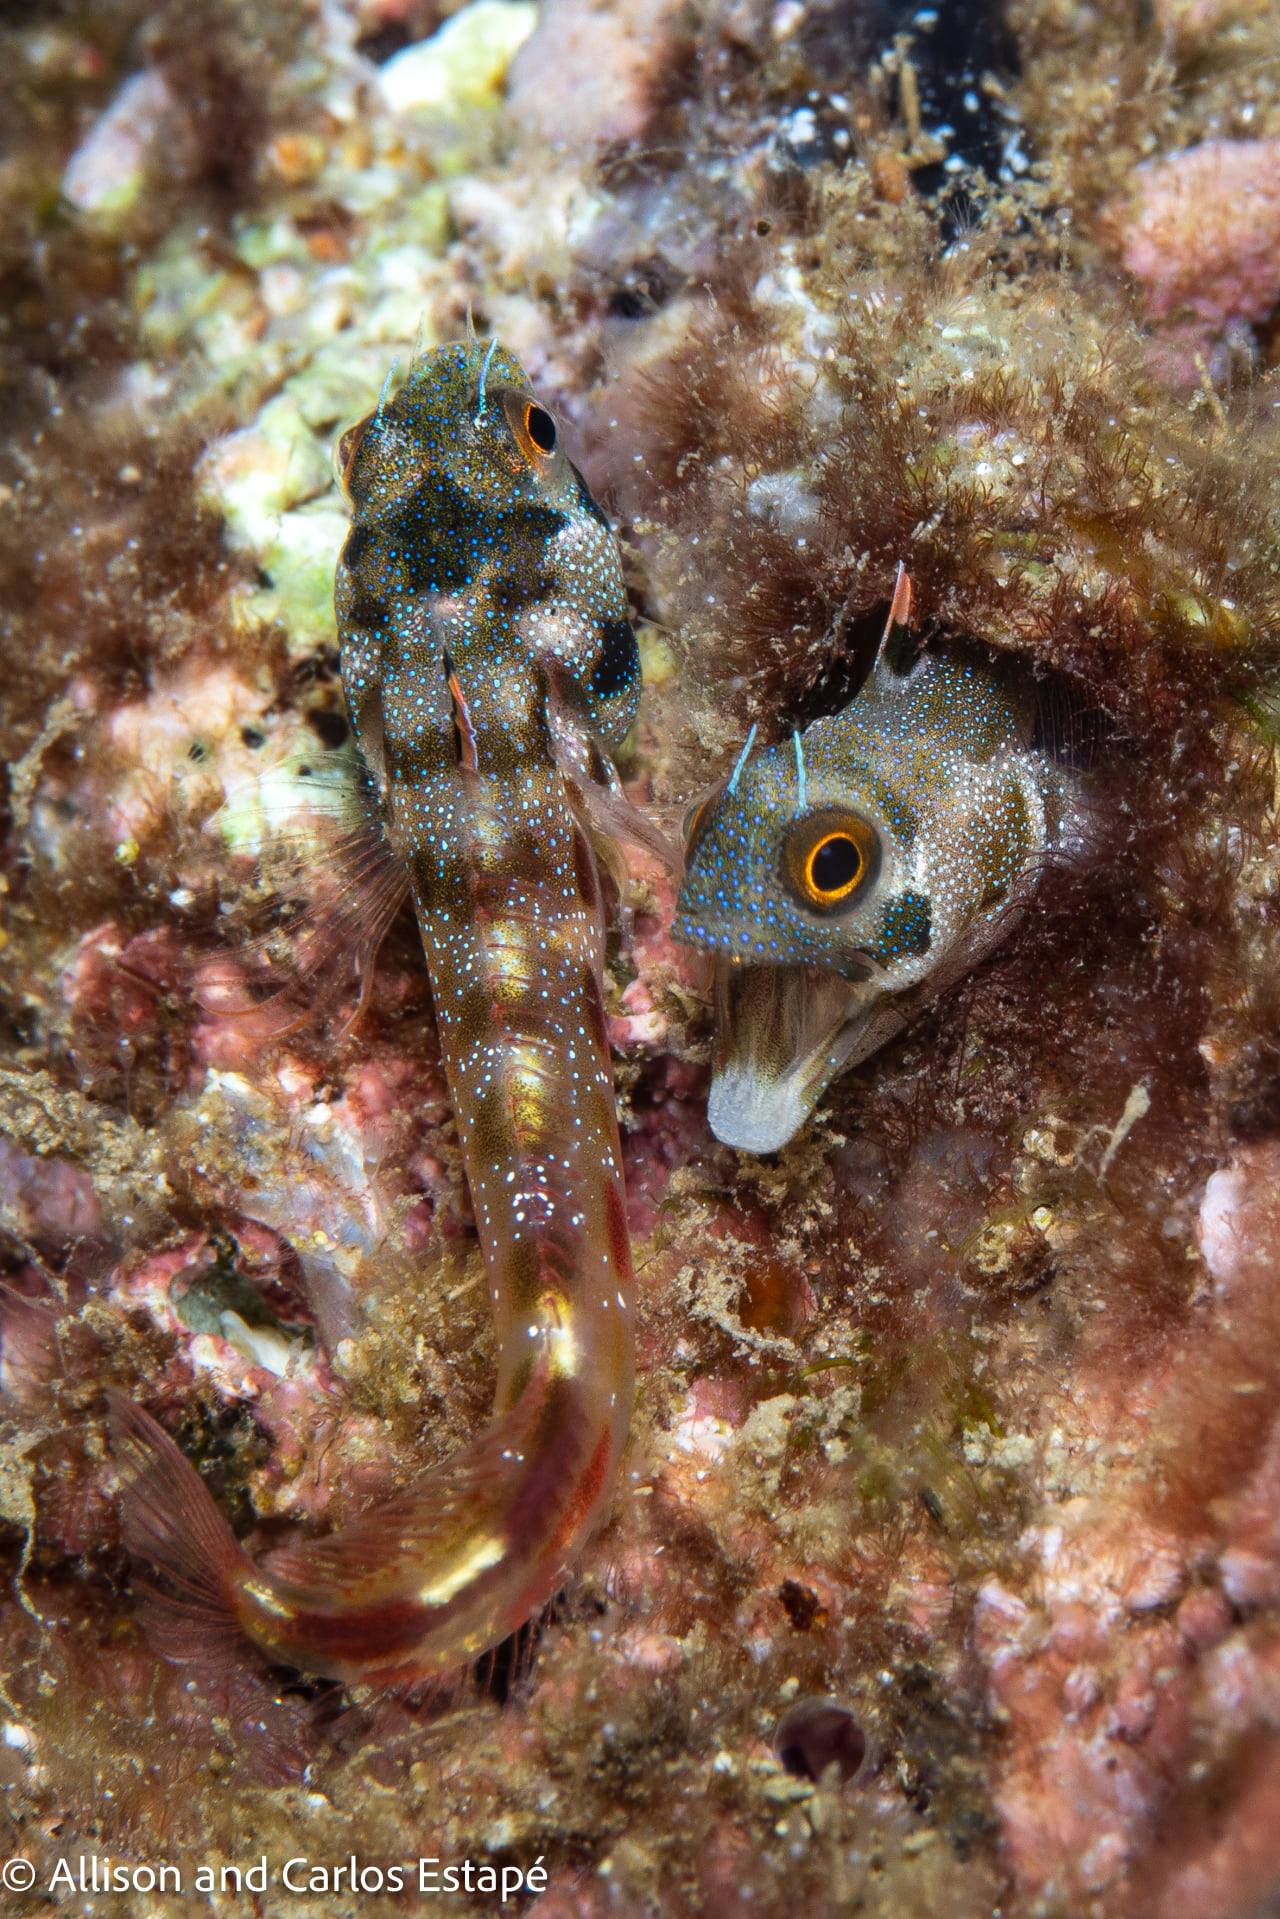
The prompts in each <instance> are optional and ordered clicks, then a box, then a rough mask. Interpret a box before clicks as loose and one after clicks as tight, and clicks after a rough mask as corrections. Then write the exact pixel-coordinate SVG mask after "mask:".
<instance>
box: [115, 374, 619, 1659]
mask: <svg viewBox="0 0 1280 1919" xmlns="http://www.w3.org/2000/svg"><path fill="white" fill-rule="evenodd" d="M337 464H338V469H339V476H340V479H341V481H342V485H343V489H344V491H345V493H346V495H347V497H348V499H349V500H350V502H351V506H352V523H351V528H350V532H349V534H348V536H347V539H346V543H345V546H344V548H343V551H342V555H341V559H340V561H339V564H338V569H337V581H336V608H337V623H338V630H339V636H340V640H341V663H342V677H343V682H344V686H345V690H346V696H347V702H348V707H349V710H350V714H351V718H352V722H353V725H354V728H355V732H356V735H357V738H358V741H359V746H360V749H361V752H362V754H363V757H364V760H365V763H366V766H367V769H368V773H369V777H370V781H371V791H372V794H373V797H374V802H375V805H374V810H375V812H376V814H377V815H378V817H379V818H380V821H381V829H382V832H383V834H384V835H385V840H386V842H387V844H388V846H389V850H390V853H391V855H392V856H393V857H394V858H395V859H396V860H398V861H399V862H401V863H402V864H403V867H404V869H405V872H406V874H407V879H408V885H409V890H410V892H411V895H412V898H413V902H414V905H415V908H416V911H417V917H418V922H419V926H420V928H421V934H422V942H423V947H424V950H425V954H426V960H427V967H428V971H429V975H430V983H431V993H432V999H433V1002H434V1007H435V1014H436V1021H437V1027H438V1031H439V1040H440V1047H441V1052H442V1055H443V1060H444V1065H445V1070H446V1074H447V1077H448V1083H449V1089H450V1094H451V1098H452V1103H453V1110H454V1115H455V1119H456V1123H457V1127H458V1133H459V1136H460V1140H461V1148H462V1157H463V1163H464V1166H465V1170H466V1175H467V1181H468V1184H469V1187H470V1191H471V1197H472V1202H473V1205H474V1210H475V1217H476V1224H477V1229H478V1233H479V1238H480V1242H481V1246H482V1249H483V1253H484V1260H485V1268H486V1275H487V1280H488V1287H489V1295H490V1300H491V1303H492V1310H493V1318H494V1322H495V1327H496V1334H497V1342H496V1343H497V1384H496V1398H495V1407H494V1413H493V1417H492V1420H491V1422H490V1424H489V1425H488V1427H487V1429H486V1430H484V1431H483V1432H482V1433H481V1434H480V1435H479V1436H478V1437H477V1438H476V1439H475V1440H474V1441H473V1442H472V1443H471V1444H470V1445H468V1446H466V1447H465V1448H464V1449H463V1450H462V1451H461V1452H459V1453H457V1454H455V1455H454V1456H453V1457H452V1458H450V1459H448V1460H446V1461H445V1462H444V1464H443V1465H442V1466H440V1467H439V1468H437V1469H434V1470H431V1471H427V1472H424V1473H423V1475H422V1476H421V1477H420V1478H419V1479H417V1480H416V1481H414V1482H412V1483H410V1484H409V1485H408V1486H406V1487H405V1488H403V1489H402V1490H400V1491H398V1492H396V1493H395V1494H394V1496H393V1497H391V1498H390V1500H389V1501H387V1502H384V1503H383V1504H381V1505H374V1506H373V1507H372V1508H371V1509H370V1510H369V1511H367V1512H366V1513H365V1514H364V1515H362V1516H361V1517H360V1518H358V1519H357V1520H356V1521H355V1522H354V1523H352V1524H350V1525H348V1526H347V1527H346V1528H344V1529H342V1530H340V1531H338V1532H336V1533H334V1534H332V1535H331V1536H329V1537H326V1538H322V1539H319V1540H315V1541H311V1542H308V1543H305V1544H303V1545H301V1546H298V1547H293V1548H289V1549H288V1550H287V1551H286V1552H284V1553H282V1554H279V1553H278V1554H276V1555H275V1556H274V1557H273V1560H272V1564H271V1569H270V1571H267V1570H264V1569H260V1568H258V1567H256V1566H255V1565H254V1564H253V1563H252V1562H251V1561H250V1559H249V1558H248V1556H247V1555H246V1554H245V1552H244V1551H243V1549H242V1548H241V1547H240V1545H239V1544H238V1542H237V1541H236V1539H235V1538H234V1536H233V1535H232V1533H231V1530H230V1528H229V1527H228V1525H227V1523H226V1521H225V1520H224V1519H223V1517H222V1515H221V1513H220V1512H219V1511H218V1509H217V1507H216V1506H215V1505H214V1503H213V1501H212V1499H211V1498H210V1497H209V1495H208V1493H207V1491H206V1490H205V1488H204V1487H203V1485H202V1484H201V1482H200V1480H199V1478H198V1477H197V1475H196V1474H195V1473H194V1472H193V1470H192V1469H191V1467H190V1466H189V1465H188V1464H187V1462H186V1461H185V1460H184V1459H183V1457H182V1455H181V1454H180V1453H179V1452H178V1450H177V1448H176V1447H175V1446H174V1445H173V1444H172V1442H171V1441H169V1440H168V1439H167V1437H166V1436H165V1435H164V1434H163V1433H162V1432H161V1430H160V1429H159V1428H158V1427H157V1426H156V1425H155V1423H154V1422H153V1421H151V1420H150V1419H149V1418H148V1416H147V1415H145V1414H144V1413H141V1412H140V1411H138V1410H137V1409H134V1408H131V1407H124V1406H117V1408H116V1413H115V1434H114V1450H115V1455H116V1458H117V1462H118V1465H119V1469H120V1473H121V1478H122V1482H123V1484H124V1489H125V1513H126V1529H127V1535H128V1537H129V1539H130V1542H131V1544H132V1546H133V1548H134V1549H135V1550H136V1551H137V1552H138V1553H139V1554H140V1555H141V1556H143V1557H145V1558H148V1559H149V1560H150V1561H151V1562H152V1563H153V1564H154V1565H157V1566H158V1567H159V1568H160V1570H161V1571H162V1572H163V1573H165V1574H167V1575H169V1579H170V1583H171V1584H173V1585H174V1586H175V1587H176V1588H178V1589H179V1590H180V1591H182V1592H184V1593H186V1594H187V1595H188V1596H190V1597H191V1598H192V1599H193V1601H195V1602H198V1603H199V1605H200V1606H201V1607H202V1608H203V1610H204V1613H205V1615H206V1616H207V1617H209V1618H215V1617H220V1618H222V1619H223V1620H224V1621H226V1622H233V1623H234V1625H235V1626H236V1627H238V1628H239V1630H240V1631H241V1632H242V1633H243V1634H244V1635H247V1636H248V1637H249V1638H250V1639H252V1640H253V1641H254V1642H256V1644H257V1645H258V1646H259V1647H260V1648H261V1649H262V1650H263V1651H264V1652H265V1653H267V1654H268V1656H269V1657H270V1658H271V1659H272V1660H273V1661H275V1662H277V1663H281V1664H286V1665H290V1666H294V1667H298V1668H300V1669H302V1670H305V1671H308V1672H313V1673H318V1674H322V1675H328V1676H331V1677H334V1678H338V1679H341V1680H344V1681H348V1682H351V1681H355V1680H367V1681H373V1682H378V1683H396V1684H409V1685H412V1684H414V1683H416V1682H420V1681H423V1680H426V1679H429V1678H430V1677H431V1676H432V1675H434V1674H437V1673H440V1672H441V1671H445V1670H448V1669H450V1668H452V1667H455V1666H456V1665H457V1664H458V1663H459V1662H462V1661H467V1660H470V1659H473V1658H474V1657H476V1656H477V1655H479V1654H481V1653H483V1652H484V1651H485V1650H487V1649H488V1648H491V1647H492V1646H494V1645H495V1644H497V1643H498V1642H499V1641H500V1640H501V1639H503V1638H504V1637H505V1636H506V1635H507V1634H509V1633H510V1632H512V1631H513V1630H514V1629H516V1628H518V1627H519V1626H521V1625H522V1624H523V1623H524V1622H525V1621H527V1620H528V1619H529V1618H530V1617H531V1616H532V1615H533V1614H535V1613H536V1612H537V1611H538V1610H539V1609H540V1608H541V1607H542V1606H543V1605H545V1603H546V1602H547V1601H548V1600H549V1599H550V1598H551V1596H552V1595H553V1594H554V1593H555V1591H556V1589H557V1587H558V1586H559V1585H560V1584H561V1583H562V1581H563V1579H564V1576H565V1574H566V1572H567V1570H568V1569H569V1568H570V1567H571V1566H572V1564H573V1562H574V1560H575V1557H576V1556H577V1554H578V1553H579V1551H580V1549H581V1547H582V1545H583V1544H584V1542H585V1541H586V1539H587V1538H588V1536H589V1535H590V1533H591V1532H592V1530H593V1529H594V1528H595V1527H596V1525H597V1524H598V1523H599V1521H600V1520H601V1518H602V1516H603V1515H604V1513H605V1511H606V1509H607V1504H608V1501H609V1497H610V1491H611V1487H612V1484H613V1481H614V1477H615V1472H616V1468H617V1465H618V1459H619V1454H620V1451H621V1448H622V1446H623V1443H624V1440H625V1437H626V1433H627V1429H628V1423H629V1418H630V1412H631V1406H632V1367H633V1354H632V1349H633V1310H634V1293H633V1285H632V1273H631V1261H630V1251H629V1245H628V1235H627V1222H626V1212H625V1203H624V1192H623V1179H622V1168H621V1158H620V1152H619V1141H618V1127H617V1118H616V1112H615V1103H614V1092H613V1081H612V1071H611V1062H610V1056H609V1049H608V1044H607V1040H606V1034H605V1019H604V1010H603V1000H602V969H603V957H604V910H603V889H602V885H601V878H600V857H601V856H604V857H606V858H610V859H616V856H617V840H618V839H619V838H620V837H625V836H627V835H628V834H630V835H631V836H632V837H639V838H647V837H649V835H648V833H647V831H646V827H645V825H644V823H643V822H642V821H640V820H639V818H638V816H637V815H636V814H635V811H634V809H631V808H630V807H629V803H628V802H627V801H626V799H625V797H624V796H623V794H622V792H621V788H620V786H619V783H618V780H617V775H616V772H615V771H614V767H613V762H612V754H613V753H614V752H615V751H616V749H617V747H618V746H619V745H620V744H621V741H622V739H623V736H624V735H625V733H626V732H627V730H628V728H629V726H630V725H631V723H632V720H633V719H634V717H635V713H636V707H637V701H638V698H639V692H640V665H639V655H638V651H637V645H636V639H635V635H634V632H633V630H632V627H631V625H630V622H629V620H628V617H627V604H626V594H625V589H624V586H623V579H622V572H621V567H620V563H619V557H618V550H617V545H616V542H615V540H614V536H613V534H612V532H611V530H610V528H609V525H608V523H607V521H606V519H605V517H604V515H603V514H602V512H601V510H600V508H599V507H598V506H597V504H596V502H595V501H594V499H593V498H592V496H591V493H590V491H589V490H588V488H587V485H586V483H585V481H584V480H583V478H582V476H581V475H580V473H579V472H578V471H577V469H576V468H575V467H574V465H573V464H572V463H571V461H570V460H569V458H568V457H567V455H566V453H565V451H564V449H563V447H562V445H561V441H560V433H559V430H558V428H557V425H556V422H555V420H554V419H553V417H552V415H551V414H550V413H549V412H548V411H547V409H546V408H545V407H543V406H542V405H541V404H540V403H539V401H538V400H537V399H536V398H535V397H534V395H533V394H532V392H531V391H530V389H529V384H528V381H527V379H526V377H525V374H524V373H523V371H522V369H521V367H520V366H519V364H518V363H517V361H516V360H515V359H514V358H513V357H512V356H511V354H510V353H508V352H506V351H504V350H503V349H502V348H501V347H500V346H498V345H497V344H496V343H493V342H490V343H489V344H488V345H487V346H485V345H481V344H480V343H478V342H470V343H467V344H459V345H449V346H442V347H439V348H436V349H434V350H431V351H428V352H426V353H424V354H422V355H420V356H419V357H417V358H416V359H415V360H414V362H413V364H412V365H411V367H410V369H409V371H408V374H407V377H406V378H405V380H404V382H403V384H402V385H401V386H400V388H399V390H398V391H396V392H394V393H389V392H387V391H385V390H384V395H383V398H382V400H381V401H380V403H379V405H378V406H377V407H376V408H375V410H374V411H373V412H372V413H371V414H370V415H369V416H368V417H367V418H366V419H364V420H362V421H361V422H360V423H359V425H357V426H355V427H353V428H352V429H350V430H349V431H348V432H347V433H346V434H345V435H344V436H343V438H342V440H341V442H340V446H339V449H338V455H337Z"/></svg>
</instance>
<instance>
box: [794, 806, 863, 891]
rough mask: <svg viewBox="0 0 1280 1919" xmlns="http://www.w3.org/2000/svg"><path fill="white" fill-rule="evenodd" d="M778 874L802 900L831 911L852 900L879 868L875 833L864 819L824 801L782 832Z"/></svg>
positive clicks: (858, 814)
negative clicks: (783, 839)
mask: <svg viewBox="0 0 1280 1919" xmlns="http://www.w3.org/2000/svg"><path fill="white" fill-rule="evenodd" d="M783 868H784V877H785V879H786V881H787V884H788V886H789V888H790V891H791V892H792V894H793V895H794V897H795V898H796V899H797V901H798V902H799V903H800V905H802V906H807V907H808V908H809V909H810V911H812V912H816V913H835V912H840V911H842V910H844V909H845V908H847V907H849V906H852V905H853V904H854V902H855V900H857V899H859V898H860V897H861V895H862V894H863V893H865V892H866V890H867V888H868V887H869V886H870V885H871V884H872V882H873V881H874V879H875V878H876V875H877V874H878V873H879V871H880V836H879V834H878V833H877V832H876V829H875V827H874V826H873V825H872V824H871V822H870V820H866V819H864V818H863V817H862V815H861V814H860V813H851V812H846V811H845V810H844V809H843V808H837V807H824V808H823V809H822V811H821V812H818V813H810V814H808V815H806V817H805V818H804V819H800V820H797V821H796V822H795V824H794V825H793V826H792V828H791V830H790V832H789V833H788V835H787V839H786V844H785V850H784V858H783Z"/></svg>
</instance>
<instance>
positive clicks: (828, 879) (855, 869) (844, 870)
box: [809, 833, 862, 893]
mask: <svg viewBox="0 0 1280 1919" xmlns="http://www.w3.org/2000/svg"><path fill="white" fill-rule="evenodd" d="M861 866H862V855H861V853H860V852H859V851H858V849H857V847H856V846H855V844H854V842H853V841H852V840H851V839H849V838H848V837H847V836H846V835H845V834H843V833H835V834H833V835H832V837H831V838H830V839H829V840H823V842H822V845H821V846H820V847H819V848H818V850H817V852H816V853H815V854H814V856H813V865H812V867H811V868H810V869H809V870H810V874H811V876H812V879H813V884H814V887H815V889H816V891H817V892H819V893H839V892H841V891H842V890H843V889H844V888H845V887H846V886H851V885H852V884H853V882H854V880H856V879H857V877H858V873H859V870H860V869H861Z"/></svg>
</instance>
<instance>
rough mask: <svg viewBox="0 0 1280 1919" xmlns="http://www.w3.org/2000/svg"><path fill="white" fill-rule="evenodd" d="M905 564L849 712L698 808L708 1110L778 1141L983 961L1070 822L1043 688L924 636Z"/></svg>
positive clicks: (739, 772)
mask: <svg viewBox="0 0 1280 1919" xmlns="http://www.w3.org/2000/svg"><path fill="white" fill-rule="evenodd" d="M910 606H911V590H910V585H909V583H908V581H907V577H906V575H905V573H901V572H900V573H899V577H898V584H897V589H896V591H895V594H894V600H893V605H892V607H891V610H890V616H889V620H888V623H887V625H886V630H885V638H884V641H883V643H882V645H881V648H880V651H879V653H878V655H877V657H876V660H875V663H874V666H873V668H872V671H871V673H870V675H869V677H868V678H867V680H866V682H865V683H864V685H863V687H862V689H861V690H860V692H859V693H858V695H857V697H856V698H855V699H854V700H853V701H851V703H850V704H849V705H848V706H846V707H845V708H844V710H843V711H842V712H839V713H836V714H833V715H831V716H830V717H828V718H825V719H820V720H818V721H816V722H815V723H814V724H813V725H812V726H810V727H809V728H807V730H806V731H805V732H803V733H800V732H796V733H795V734H793V735H792V737H791V738H790V739H787V740H783V741H780V742H778V743H777V744H776V745H774V746H772V747H770V748H769V749H768V750H766V751H762V752H759V753H756V754H755V755H754V756H753V754H752V747H753V745H754V733H753V735H752V737H751V738H749V739H748V742H747V746H746V749H745V750H744V752H743V754H742V756H741V757H740V759H739V761H738V764H737V765H736V767H735V768H734V770H733V772H732V774H731V775H730V777H729V779H728V780H727V782H725V783H724V784H723V786H721V787H720V788H717V789H716V790H715V791H714V792H713V793H712V794H711V795H709V796H708V797H707V798H706V799H705V800H704V801H703V802H702V804H701V806H700V807H699V809H698V810H697V811H696V812H695V813H694V815H693V816H692V817H691V820H690V826H689V831H688V841H689V845H688V858H689V865H688V871H687V874H686V876H685V880H684V884H683V887H682V889H681V892H680V897H679V901H678V903H677V917H676V923H675V927H674V929H673V930H674V936H675V938H676V939H678V940H682V941H684V942H685V943H687V944H689V945H692V946H697V947H701V948H703V949H704V950H705V951H707V952H709V953H711V954H713V955H714V956H715V959H716V1040H715V1049H714V1062H713V1071H712V1084H711V1097H710V1102H709V1118H710V1121H711V1127H712V1130H713V1131H714V1132H715V1134H716V1136H717V1137H718V1138H719V1139H722V1140H724V1141H725V1143H726V1144H727V1145H730V1146H736V1147H739V1148H741V1149H742V1150H743V1151H745V1152H752V1153H770V1152H776V1151H777V1150H778V1149H779V1148H780V1147H782V1146H785V1145H786V1143H787V1141H788V1140H790V1139H792V1138H793V1137H794V1136H795V1134H796V1133H797V1132H798V1131H799V1130H800V1128H801V1127H802V1126H803V1125H804V1123H805V1121H806V1120H807V1119H808V1118H809V1116H810V1114H811V1113H812V1112H813V1110H814V1108H815V1106H816V1105H817V1103H818V1101H819V1099H820V1098H821V1097H822V1094H823V1092H824V1091H825V1089H826V1088H827V1087H828V1086H829V1085H830V1083H831V1081H832V1080H833V1079H834V1078H835V1077H836V1076H837V1074H839V1073H842V1072H844V1071H845V1070H846V1069H847V1068H849V1067H851V1066H855V1065H857V1064H858V1062H859V1061H860V1060H864V1059H866V1058H867V1056H868V1055H869V1054H871V1053H873V1052H875V1051H876V1049H877V1048H878V1047H880V1046H883V1045H884V1043H885V1041H886V1040H888V1039H890V1038H892V1037H893V1035H894V1034H895V1033H897V1032H899V1031H900V1030H901V1029H902V1027H904V1026H905V1025H906V1024H907V1022H908V1021H909V1020H910V1019H911V1017H912V1016H913V1015H914V1014H915V1013H916V1012H917V1011H918V1010H919V1008H920V1007H921V1006H922V1005H924V1004H925V1003H926V1002H927V1001H928V1000H930V999H933V998H934V997H935V996H936V995H938V994H939V993H941V992H943V991H944V990H945V989H946V988H947V987H948V986H950V985H951V984H952V983H953V982H954V981H955V980H957V979H959V978H960V977H961V975H962V974H963V973H965V972H967V971H968V970H969V969H970V968H971V967H973V966H975V965H977V963H978V961H979V960H981V959H982V958H983V957H984V955H986V954H987V953H989V952H990V951H991V950H992V948H993V947H994V946H996V945H997V943H998V942H999V941H1000V940H1002V939H1003V938H1004V937H1005V935H1006V934H1007V933H1008V932H1009V930H1010V928H1011V927H1012V926H1013V925H1014V923H1015V921H1016V919H1017V917H1018V915H1019V912H1020V911H1021V910H1022V908H1023V907H1024V904H1025V902H1026V899H1027V897H1028V894H1029V891H1030V889H1031V886H1032V883H1033V881H1034V879H1035V876H1036V874H1037V873H1038V872H1039V870H1040V869H1041V868H1042V866H1043V865H1044V863H1045V862H1046V861H1047V860H1048V859H1049V858H1050V857H1051V856H1052V855H1054V854H1055V853H1058V852H1062V851H1065V850H1066V848H1067V847H1068V845H1069V844H1072V843H1075V842H1077V841H1078V839H1079V836H1080V831H1081V819H1082V816H1081V811H1080V805H1079V799H1078V794H1077V792H1076V790H1075V786H1074V784H1073V776H1072V774H1071V772H1070V770H1069V769H1068V768H1066V767H1064V766H1061V765H1059V764H1058V763H1057V761H1056V759H1055V757H1054V755H1053V754H1052V753H1051V752H1050V751H1048V750H1046V749H1044V748H1043V747H1041V746H1040V745H1039V744H1038V743H1037V741H1036V737H1035V702H1034V700H1033V699H1032V698H1031V697H1029V693H1028V689H1026V688H1022V689H1019V688H1018V687H1017V686H1016V685H1015V683H1014V682H1013V680H1012V679H1011V677H1010V675H1009V674H1007V673H1002V672H998V671H997V670H996V667H995V666H994V665H993V664H992V663H990V662H988V661H984V660H983V659H981V658H979V657H978V656H977V655H976V653H975V654H970V653H968V652H966V651H964V650H963V649H957V648H954V647H938V648H936V649H931V650H929V651H927V652H921V651H919V650H918V649H917V648H916V647H915V646H914V644H913V643H912V640H911V638H910V635H909V633H908V630H907V629H908V622H909V617H910Z"/></svg>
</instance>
